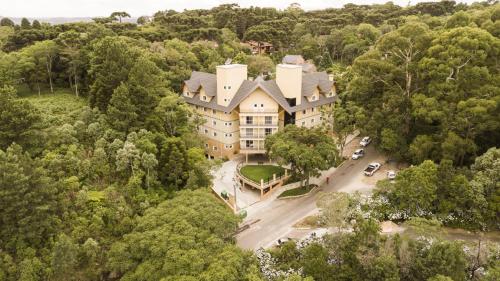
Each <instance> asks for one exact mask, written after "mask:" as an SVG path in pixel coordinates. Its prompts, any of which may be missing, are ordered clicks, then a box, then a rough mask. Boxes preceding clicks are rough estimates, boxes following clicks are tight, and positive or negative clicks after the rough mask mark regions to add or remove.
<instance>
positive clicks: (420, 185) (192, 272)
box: [0, 1, 500, 281]
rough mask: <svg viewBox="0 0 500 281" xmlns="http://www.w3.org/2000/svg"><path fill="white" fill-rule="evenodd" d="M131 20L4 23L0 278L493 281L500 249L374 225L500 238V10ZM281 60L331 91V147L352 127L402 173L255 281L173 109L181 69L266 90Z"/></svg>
mask: <svg viewBox="0 0 500 281" xmlns="http://www.w3.org/2000/svg"><path fill="white" fill-rule="evenodd" d="M128 16H129V15H128V14H127V13H126V12H117V13H113V14H112V15H111V16H110V17H106V18H96V19H94V22H93V23H67V24H61V25H49V24H47V23H43V22H39V21H36V20H35V21H33V22H29V21H28V20H27V19H23V20H22V22H21V24H20V25H16V24H14V23H13V22H12V21H11V20H10V19H8V18H2V19H1V20H0V49H1V51H0V280H2V281H3V280H9V281H10V280H23V281H31V280H166V281H169V280H179V281H180V280H183V281H194V280H221V281H222V280H227V281H231V280H245V281H258V280H289V281H292V280H297V281H300V280H346V281H347V280H415V281H417V280H432V281H438V280H440V281H443V280H454V281H459V280H479V279H481V280H488V281H489V280H499V279H500V264H499V263H498V260H499V256H500V254H499V252H498V249H497V250H496V252H495V251H493V253H484V252H483V253H481V255H480V253H479V252H480V249H481V246H480V245H479V250H477V252H476V251H475V249H476V248H475V249H474V251H473V250H470V251H465V250H463V249H464V248H466V247H465V246H464V245H462V244H460V242H454V241H444V240H441V239H440V238H438V237H432V238H425V239H417V238H415V237H403V236H394V237H385V236H381V235H380V234H379V232H378V230H379V229H378V225H377V224H376V222H375V219H394V220H415V221H417V222H419V219H420V220H426V219H428V220H430V221H433V222H436V223H437V224H444V225H448V226H456V227H463V228H467V229H470V230H473V231H479V230H498V229H500V222H499V220H498V217H499V214H500V186H499V182H500V176H499V175H500V150H499V149H498V148H495V147H498V145H499V143H500V108H499V102H500V75H499V70H500V68H499V58H500V38H499V37H500V4H497V3H496V2H495V1H486V2H478V3H474V4H472V5H465V4H457V3H455V2H454V1H441V2H432V3H431V2H429V3H419V4H416V5H413V6H408V7H400V6H397V5H394V4H393V3H391V2H388V3H386V4H383V5H354V4H348V5H345V6H344V7H343V8H339V9H325V10H318V11H303V10H301V9H300V8H296V7H290V8H288V9H285V10H277V9H274V8H258V7H251V8H240V7H238V6H237V5H235V4H226V5H220V6H218V7H215V8H213V9H210V10H186V11H184V12H176V11H173V10H166V11H159V12H157V13H156V14H155V15H154V16H152V17H140V18H139V19H138V21H137V24H133V23H125V22H122V18H123V17H128ZM249 40H252V41H256V42H261V43H262V42H267V43H271V44H272V45H273V46H274V51H273V52H272V53H271V54H260V55H252V53H251V50H250V48H249V47H248V45H246V44H244V42H246V41H249ZM285 54H300V55H303V56H304V58H306V59H308V60H310V61H312V62H313V63H314V64H315V65H316V66H317V67H318V69H319V70H324V71H327V72H329V73H331V74H333V75H334V78H335V80H336V83H337V88H338V93H339V96H340V99H339V103H338V104H337V105H336V106H335V107H334V110H335V111H334V112H333V113H332V116H333V117H334V119H333V120H332V129H333V130H334V132H335V133H336V134H337V135H345V134H348V133H351V132H352V131H353V130H354V129H359V130H360V131H361V132H362V133H363V134H367V135H370V136H371V137H372V138H373V139H374V143H375V145H376V147H377V148H378V149H379V150H381V151H383V152H384V153H387V154H388V155H390V156H391V158H393V159H395V160H398V161H407V162H409V163H411V164H413V166H412V167H410V168H409V169H406V170H404V171H403V172H402V173H401V174H400V175H399V176H398V178H397V179H396V181H395V182H394V183H389V182H388V181H381V182H380V183H379V184H378V186H377V190H376V191H375V193H374V196H373V198H372V199H371V200H372V201H370V202H368V204H366V202H365V203H359V204H358V203H356V204H358V207H359V208H357V209H356V208H354V207H352V208H354V209H356V210H358V209H362V210H364V211H363V212H362V214H360V213H357V212H354V211H353V212H351V213H349V214H345V216H343V217H342V221H353V219H354V221H355V222H354V226H353V227H354V231H353V232H352V233H349V234H345V235H339V236H333V237H327V239H326V240H325V241H324V242H322V243H316V242H315V243H311V244H310V245H307V246H305V247H303V248H300V247H297V246H296V245H295V244H293V243H291V244H287V245H286V247H282V248H281V249H278V250H274V251H272V252H271V255H272V257H273V259H274V260H275V264H274V265H273V266H275V267H276V268H279V269H280V270H282V271H284V272H287V271H290V272H294V274H286V275H277V276H274V275H273V276H271V275H268V274H266V271H265V270H264V269H263V268H262V265H261V264H259V262H258V259H257V257H256V256H255V255H254V253H251V252H247V251H244V250H241V249H239V248H238V247H237V246H236V245H235V241H234V237H233V236H234V233H235V231H236V229H237V227H238V223H239V221H240V218H239V217H237V216H235V215H234V214H233V213H232V212H231V210H229V209H228V208H226V206H224V205H223V204H221V203H220V202H219V201H218V199H217V198H216V197H215V196H213V195H212V194H211V192H210V189H209V187H210V186H211V182H212V178H211V176H210V170H211V169H212V167H213V166H215V165H217V162H213V161H209V160H207V159H206V158H205V155H204V149H203V140H202V139H201V137H199V136H198V135H197V133H196V127H197V125H198V124H199V122H202V120H199V118H198V116H196V114H195V113H194V112H192V111H191V110H190V109H189V107H188V106H187V105H186V104H185V103H184V102H183V100H182V99H181V98H180V96H179V92H180V87H181V85H182V82H183V81H184V80H186V79H187V78H189V75H190V73H191V71H193V70H201V71H209V72H213V71H215V66H216V65H219V64H223V63H224V61H225V60H226V59H227V58H232V59H233V61H234V62H239V63H245V64H248V69H249V74H250V75H252V76H256V75H258V74H260V73H264V72H266V73H267V72H271V75H272V71H273V69H274V65H275V64H276V63H279V62H280V61H281V58H282V57H283V56H284V55H285ZM351 201H352V200H351ZM353 202H354V201H353ZM353 204H354V203H353ZM353 204H348V205H349V206H352V205H353ZM356 204H354V205H356ZM347 209H349V210H351V209H350V208H346V210H347ZM426 223H429V222H428V221H426V222H425V223H422V224H426ZM479 269H481V270H482V274H480V273H481V272H480V271H481V270H479Z"/></svg>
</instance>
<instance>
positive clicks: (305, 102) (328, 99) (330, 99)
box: [292, 95, 337, 112]
mask: <svg viewBox="0 0 500 281" xmlns="http://www.w3.org/2000/svg"><path fill="white" fill-rule="evenodd" d="M336 100H337V96H336V95H335V96H333V97H325V96H321V95H320V96H319V99H318V100H315V101H309V100H307V98H306V97H304V96H303V97H302V100H301V102H300V105H297V106H294V107H293V109H292V112H297V111H301V110H304V109H308V108H311V107H317V106H320V105H324V104H329V103H332V102H335V101H336Z"/></svg>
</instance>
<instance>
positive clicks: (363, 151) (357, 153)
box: [352, 148, 365, 160]
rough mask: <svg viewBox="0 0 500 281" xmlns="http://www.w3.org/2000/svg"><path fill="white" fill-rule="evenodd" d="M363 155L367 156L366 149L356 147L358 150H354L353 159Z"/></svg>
mask: <svg viewBox="0 0 500 281" xmlns="http://www.w3.org/2000/svg"><path fill="white" fill-rule="evenodd" d="M363 156H365V150H364V149H362V148H360V149H356V151H354V153H353V154H352V159H353V160H357V159H359V158H361V157H363Z"/></svg>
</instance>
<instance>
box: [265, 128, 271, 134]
mask: <svg viewBox="0 0 500 281" xmlns="http://www.w3.org/2000/svg"><path fill="white" fill-rule="evenodd" d="M271 133H272V129H271V128H266V129H265V134H266V136H269V135H270V134H271Z"/></svg>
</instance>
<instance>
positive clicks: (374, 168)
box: [364, 162, 382, 177]
mask: <svg viewBox="0 0 500 281" xmlns="http://www.w3.org/2000/svg"><path fill="white" fill-rule="evenodd" d="M380 166H382V165H380V163H377V162H374V163H370V164H369V165H368V167H366V169H365V171H364V173H365V176H369V177H371V176H373V174H375V172H376V171H378V169H380Z"/></svg>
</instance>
